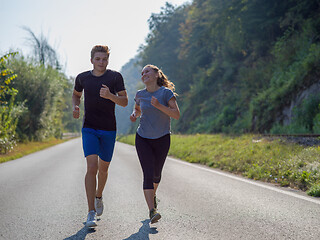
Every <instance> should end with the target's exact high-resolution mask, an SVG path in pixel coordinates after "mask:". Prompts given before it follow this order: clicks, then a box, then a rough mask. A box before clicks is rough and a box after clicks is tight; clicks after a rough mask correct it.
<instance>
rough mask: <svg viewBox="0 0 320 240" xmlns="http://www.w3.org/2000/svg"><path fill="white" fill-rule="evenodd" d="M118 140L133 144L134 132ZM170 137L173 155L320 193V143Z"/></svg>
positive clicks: (208, 136)
mask: <svg viewBox="0 0 320 240" xmlns="http://www.w3.org/2000/svg"><path fill="white" fill-rule="evenodd" d="M118 140H119V141H121V142H125V143H128V144H134V135H128V136H122V137H119V139H118ZM171 140H172V143H171V148H170V152H169V154H170V155H171V156H174V157H177V158H180V159H182V160H185V161H188V162H191V163H201V164H204V165H207V166H210V167H214V168H219V169H222V170H225V171H229V172H232V173H236V174H241V175H243V176H245V177H248V178H251V179H255V180H261V181H266V182H271V183H276V184H279V185H281V186H287V187H292V188H296V189H301V190H303V191H307V192H308V194H310V195H313V196H318V195H319V196H320V194H319V193H320V187H319V186H320V181H319V180H320V146H313V147H305V146H301V145H298V144H294V143H288V142H285V141H282V140H280V139H276V140H272V141H271V140H268V139H264V138H260V137H259V136H255V135H241V136H226V135H222V134H216V135H205V134H197V135H172V136H171Z"/></svg>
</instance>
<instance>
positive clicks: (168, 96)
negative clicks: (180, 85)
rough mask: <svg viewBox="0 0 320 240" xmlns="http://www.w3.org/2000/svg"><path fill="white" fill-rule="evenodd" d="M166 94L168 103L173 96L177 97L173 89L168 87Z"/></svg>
mask: <svg viewBox="0 0 320 240" xmlns="http://www.w3.org/2000/svg"><path fill="white" fill-rule="evenodd" d="M164 96H165V100H166V102H167V103H169V101H170V99H171V98H173V97H174V98H175V96H174V94H173V92H172V91H171V89H168V88H167V89H166V91H165V94H164Z"/></svg>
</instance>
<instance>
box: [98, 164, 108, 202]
mask: <svg viewBox="0 0 320 240" xmlns="http://www.w3.org/2000/svg"><path fill="white" fill-rule="evenodd" d="M109 165H110V162H106V161H103V160H101V159H100V158H99V172H98V189H97V192H96V197H99V198H100V197H102V192H103V189H104V187H105V185H106V182H107V179H108V169H109Z"/></svg>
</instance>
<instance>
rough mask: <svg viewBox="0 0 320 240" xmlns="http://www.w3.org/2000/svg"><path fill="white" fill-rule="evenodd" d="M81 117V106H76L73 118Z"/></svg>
mask: <svg viewBox="0 0 320 240" xmlns="http://www.w3.org/2000/svg"><path fill="white" fill-rule="evenodd" d="M79 117H80V108H79V106H75V107H74V108H73V118H79Z"/></svg>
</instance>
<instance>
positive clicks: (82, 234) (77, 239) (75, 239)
mask: <svg viewBox="0 0 320 240" xmlns="http://www.w3.org/2000/svg"><path fill="white" fill-rule="evenodd" d="M95 231H96V230H95V229H94V228H87V227H86V226H84V227H83V228H81V229H80V230H79V231H78V232H77V233H76V234H74V235H72V236H71V237H68V238H65V239H63V240H84V239H86V236H87V234H88V233H94V232H95Z"/></svg>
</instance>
